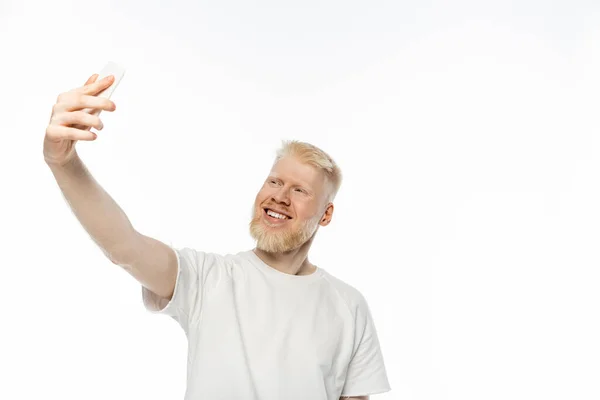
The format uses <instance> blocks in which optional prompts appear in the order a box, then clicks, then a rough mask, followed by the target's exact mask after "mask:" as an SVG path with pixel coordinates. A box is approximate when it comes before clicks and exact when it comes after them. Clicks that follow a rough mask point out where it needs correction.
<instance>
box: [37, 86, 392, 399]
mask: <svg viewBox="0 0 600 400" xmlns="http://www.w3.org/2000/svg"><path fill="white" fill-rule="evenodd" d="M96 77H97V76H96V75H93V76H92V77H90V79H88V81H87V82H86V84H85V85H84V86H83V87H81V88H76V89H73V90H71V91H69V92H66V93H63V94H61V95H60V96H59V97H58V100H57V103H56V105H55V106H54V108H53V114H52V117H51V120H50V124H49V125H48V128H47V129H46V137H45V140H44V157H45V160H46V162H47V164H48V165H49V167H50V169H51V171H52V173H53V174H54V176H55V178H56V180H57V182H58V184H59V187H60V188H61V190H62V192H63V194H64V195H65V197H66V199H67V201H68V203H69V205H70V206H71V208H72V209H73V211H74V213H75V215H76V216H77V218H78V219H79V221H80V222H81V223H82V225H83V226H84V228H85V229H86V231H87V232H88V233H89V234H90V235H91V236H92V238H93V239H94V241H95V242H96V243H97V244H98V245H99V246H100V248H101V249H102V250H103V251H104V253H105V254H106V255H107V257H109V259H110V260H111V261H112V262H113V263H115V264H117V265H120V266H122V267H123V268H124V269H125V270H127V271H128V272H129V273H130V274H131V275H132V276H133V277H134V278H136V279H137V280H138V281H139V282H140V283H141V285H142V299H143V304H144V305H145V307H146V308H147V309H148V310H150V311H151V312H153V313H162V314H165V315H169V316H171V317H172V318H173V319H175V320H176V321H177V322H178V323H179V324H180V325H181V327H182V328H183V329H184V331H185V333H186V336H187V339H188V374H187V385H188V386H187V390H186V395H185V398H186V399H189V400H191V399H211V400H213V399H228V400H234V399H240V400H241V399H244V400H245V399H252V400H275V399H278V400H279V399H281V400H288V399H289V400H296V399H298V400H300V399H311V400H313V399H314V400H317V399H323V400H337V399H340V398H343V399H348V398H349V399H368V398H369V395H371V394H376V393H382V392H386V391H389V390H390V386H389V383H388V378H387V375H386V370H385V366H384V362H383V357H382V354H381V349H380V346H379V342H378V338H377V333H376V330H375V326H374V323H373V320H372V318H371V314H370V311H369V308H368V306H367V303H366V301H365V299H364V297H363V296H362V295H361V293H360V292H359V291H358V290H356V289H355V288H353V287H351V286H350V285H348V284H345V283H344V282H342V281H341V280H339V279H337V278H335V277H333V276H332V275H330V274H329V273H328V272H326V271H325V270H324V269H323V268H321V267H318V266H316V265H313V264H312V263H311V262H310V261H309V260H308V251H309V249H310V246H311V245H312V242H313V240H314V238H315V235H316V232H317V230H318V228H319V227H320V226H327V225H328V224H329V223H330V222H331V218H332V216H333V209H334V207H333V203H332V201H333V199H334V198H335V196H336V194H337V191H338V189H339V187H340V183H341V172H340V169H339V168H338V166H337V165H336V163H335V162H334V161H333V160H332V159H331V157H329V155H327V154H326V153H325V152H323V151H322V150H321V149H319V148H317V147H315V146H313V145H311V144H308V143H303V142H298V141H288V142H284V146H283V148H282V149H281V150H280V151H279V152H278V154H277V157H276V159H275V162H274V164H273V167H272V169H271V171H270V173H269V175H268V177H267V178H266V179H265V181H264V184H263V186H262V188H261V189H260V191H259V192H258V194H257V196H256V199H255V203H254V209H253V216H252V220H251V221H250V234H251V235H252V237H253V238H254V239H256V242H257V243H256V247H255V248H254V249H253V250H247V251H242V252H239V253H237V254H227V255H219V254H215V253H208V252H203V251H199V250H195V249H191V248H179V249H176V248H172V247H170V246H168V245H166V244H164V243H162V242H160V241H158V240H156V239H153V238H150V237H148V236H145V235H143V234H141V233H139V232H137V231H136V230H135V229H134V228H133V227H132V226H131V224H130V222H129V220H128V219H127V217H126V216H125V214H124V213H123V211H122V210H121V209H120V207H119V206H118V205H117V204H116V203H115V202H114V200H113V199H112V198H111V197H110V196H109V195H108V194H107V193H106V192H104V190H103V189H102V188H101V187H100V186H99V184H98V183H96V181H95V180H94V179H93V177H92V176H91V174H90V173H89V172H88V171H87V169H86V168H85V166H84V165H83V162H82V161H81V159H80V158H79V157H78V155H77V153H76V151H75V150H74V146H75V142H76V140H94V139H95V135H94V134H93V133H90V132H88V130H89V129H90V127H91V126H94V127H97V128H98V129H101V128H102V122H101V121H100V120H99V117H97V116H92V115H90V114H88V113H85V112H81V111H80V110H82V109H84V108H91V109H98V108H100V109H103V110H107V111H114V110H115V105H114V103H113V102H112V101H109V100H107V99H102V98H98V97H96V96H95V94H97V93H99V92H101V91H102V90H103V89H105V88H106V87H108V86H109V85H110V84H111V83H112V79H113V78H112V77H107V78H105V79H102V80H100V81H99V82H95V79H96ZM98 215H103V216H104V218H97V216H98Z"/></svg>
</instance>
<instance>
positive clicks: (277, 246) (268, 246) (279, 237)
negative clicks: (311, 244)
mask: <svg viewBox="0 0 600 400" xmlns="http://www.w3.org/2000/svg"><path fill="white" fill-rule="evenodd" d="M259 210H260V212H261V213H262V208H260V209H259ZM261 213H257V210H256V208H254V211H253V215H252V219H251V220H250V224H249V226H250V235H251V236H252V237H253V238H254V239H255V240H256V247H257V248H259V249H260V250H263V251H266V252H268V253H284V252H287V251H290V250H294V249H297V248H298V247H300V246H302V245H303V244H304V243H306V241H308V240H309V239H310V238H311V237H312V236H313V235H314V234H315V233H316V231H317V228H318V225H319V219H320V217H319V216H318V215H317V216H315V217H314V218H312V219H310V220H308V221H305V222H303V223H302V225H301V226H300V228H297V229H291V228H290V227H286V228H281V227H280V228H274V229H272V228H270V227H268V226H266V225H265V224H264V222H263V221H261V218H262V214H261ZM290 223H291V222H290Z"/></svg>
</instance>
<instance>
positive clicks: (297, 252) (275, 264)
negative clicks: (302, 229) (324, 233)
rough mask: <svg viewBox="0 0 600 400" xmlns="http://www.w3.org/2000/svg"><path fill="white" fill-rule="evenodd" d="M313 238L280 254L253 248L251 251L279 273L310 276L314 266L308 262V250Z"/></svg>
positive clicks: (314, 269) (314, 268)
mask: <svg viewBox="0 0 600 400" xmlns="http://www.w3.org/2000/svg"><path fill="white" fill-rule="evenodd" d="M313 238H314V236H313V237H311V238H310V239H309V240H307V241H306V242H305V243H304V244H303V245H302V246H300V247H298V248H297V249H294V250H290V251H286V252H282V253H269V252H266V251H264V250H261V249H259V248H258V247H255V248H254V249H253V250H252V251H253V252H254V253H255V254H256V255H257V256H258V258H260V259H261V260H262V261H263V262H264V263H265V264H267V265H269V266H270V267H272V268H274V269H276V270H278V271H280V272H283V273H286V274H290V275H310V274H312V273H313V272H315V271H316V266H314V265H313V264H311V263H310V261H308V250H309V249H310V246H311V244H312V241H313Z"/></svg>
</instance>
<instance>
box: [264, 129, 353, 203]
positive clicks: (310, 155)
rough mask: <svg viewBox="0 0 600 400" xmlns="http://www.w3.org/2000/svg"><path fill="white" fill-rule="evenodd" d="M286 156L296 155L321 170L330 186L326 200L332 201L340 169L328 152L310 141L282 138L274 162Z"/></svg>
mask: <svg viewBox="0 0 600 400" xmlns="http://www.w3.org/2000/svg"><path fill="white" fill-rule="evenodd" d="M286 156H292V157H296V158H297V159H298V160H299V161H300V162H302V163H304V164H308V165H311V166H313V167H315V168H317V169H320V170H321V171H323V172H324V173H325V177H326V180H327V183H328V184H329V188H330V190H329V195H328V197H327V202H332V201H333V199H334V198H335V196H336V195H337V192H338V191H339V190H340V186H341V185H342V171H341V170H340V167H338V165H337V164H336V162H335V161H333V158H331V157H330V156H329V154H327V153H325V152H324V151H323V150H321V149H320V148H318V147H317V146H315V145H312V144H310V143H306V142H300V141H298V140H283V141H282V147H281V148H280V149H279V150H277V156H276V158H275V163H277V161H279V160H280V159H281V158H283V157H286Z"/></svg>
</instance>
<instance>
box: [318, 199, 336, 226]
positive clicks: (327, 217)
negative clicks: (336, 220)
mask: <svg viewBox="0 0 600 400" xmlns="http://www.w3.org/2000/svg"><path fill="white" fill-rule="evenodd" d="M332 216H333V203H331V202H330V203H329V204H327V208H326V209H325V213H324V214H323V216H322V217H321V220H320V221H319V225H321V226H327V225H329V223H330V222H331V218H332Z"/></svg>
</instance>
